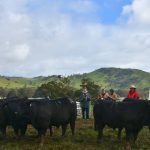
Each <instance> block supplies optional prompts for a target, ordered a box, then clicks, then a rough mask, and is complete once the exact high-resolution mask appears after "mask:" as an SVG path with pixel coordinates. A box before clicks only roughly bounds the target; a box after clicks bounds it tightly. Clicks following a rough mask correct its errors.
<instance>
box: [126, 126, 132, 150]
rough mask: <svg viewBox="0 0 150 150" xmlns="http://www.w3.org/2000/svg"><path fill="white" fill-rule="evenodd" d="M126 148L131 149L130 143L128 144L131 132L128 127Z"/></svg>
mask: <svg viewBox="0 0 150 150" xmlns="http://www.w3.org/2000/svg"><path fill="white" fill-rule="evenodd" d="M125 131H126V148H125V149H126V150H131V145H130V138H131V135H132V132H131V130H129V129H126V130H125Z"/></svg>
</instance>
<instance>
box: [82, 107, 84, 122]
mask: <svg viewBox="0 0 150 150" xmlns="http://www.w3.org/2000/svg"><path fill="white" fill-rule="evenodd" d="M82 119H85V108H84V107H82Z"/></svg>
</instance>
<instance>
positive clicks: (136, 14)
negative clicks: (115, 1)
mask: <svg viewBox="0 0 150 150" xmlns="http://www.w3.org/2000/svg"><path fill="white" fill-rule="evenodd" d="M149 7H150V1H149V0H133V3H132V5H127V6H125V7H124V9H123V15H129V17H130V18H129V22H130V23H133V22H135V23H140V24H141V23H143V24H150V9H149Z"/></svg>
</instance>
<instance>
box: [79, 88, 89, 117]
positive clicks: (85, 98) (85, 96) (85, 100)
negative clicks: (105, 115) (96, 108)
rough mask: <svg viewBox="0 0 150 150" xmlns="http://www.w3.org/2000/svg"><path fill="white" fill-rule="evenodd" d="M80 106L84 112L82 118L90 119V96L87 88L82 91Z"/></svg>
mask: <svg viewBox="0 0 150 150" xmlns="http://www.w3.org/2000/svg"><path fill="white" fill-rule="evenodd" d="M80 106H81V110H82V118H83V119H89V111H90V96H89V93H88V91H87V89H86V88H85V89H84V90H83V91H82V95H81V97H80Z"/></svg>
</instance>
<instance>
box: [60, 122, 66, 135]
mask: <svg viewBox="0 0 150 150" xmlns="http://www.w3.org/2000/svg"><path fill="white" fill-rule="evenodd" d="M61 128H62V136H64V135H65V133H66V129H67V125H66V124H65V125H62V126H61Z"/></svg>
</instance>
